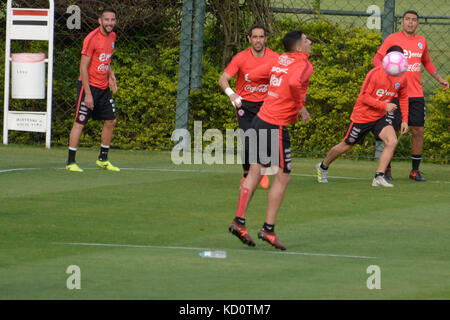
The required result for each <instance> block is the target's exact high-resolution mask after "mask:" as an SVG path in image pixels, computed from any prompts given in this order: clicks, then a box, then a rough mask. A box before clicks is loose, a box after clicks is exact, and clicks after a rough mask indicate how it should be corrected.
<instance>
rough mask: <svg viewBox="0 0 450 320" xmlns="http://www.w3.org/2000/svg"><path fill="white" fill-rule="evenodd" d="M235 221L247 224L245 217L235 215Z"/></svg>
mask: <svg viewBox="0 0 450 320" xmlns="http://www.w3.org/2000/svg"><path fill="white" fill-rule="evenodd" d="M234 221H236V222H237V223H239V224H245V219H243V218H239V217H235V218H234Z"/></svg>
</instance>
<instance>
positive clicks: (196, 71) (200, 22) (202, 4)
mask: <svg viewBox="0 0 450 320" xmlns="http://www.w3.org/2000/svg"><path fill="white" fill-rule="evenodd" d="M205 13H206V1H205V0H195V11H194V22H193V38H192V60H191V61H192V66H191V90H193V91H198V90H200V89H201V86H202V55H203V33H204V23H205Z"/></svg>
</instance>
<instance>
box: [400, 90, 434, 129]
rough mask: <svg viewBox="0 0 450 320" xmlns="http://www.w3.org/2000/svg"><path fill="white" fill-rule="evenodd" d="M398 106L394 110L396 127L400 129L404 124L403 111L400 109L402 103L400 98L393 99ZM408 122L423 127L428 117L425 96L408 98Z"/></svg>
mask: <svg viewBox="0 0 450 320" xmlns="http://www.w3.org/2000/svg"><path fill="white" fill-rule="evenodd" d="M392 103H395V104H396V105H397V106H398V108H397V109H396V110H395V111H394V122H393V125H394V129H395V130H400V127H401V124H402V111H401V110H400V103H399V101H398V98H394V99H392ZM408 109H409V111H408V124H409V125H410V126H414V127H423V126H424V125H425V118H426V115H425V113H426V106H425V99H424V97H417V98H408Z"/></svg>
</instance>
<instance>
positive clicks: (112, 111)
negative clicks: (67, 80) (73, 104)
mask: <svg viewBox="0 0 450 320" xmlns="http://www.w3.org/2000/svg"><path fill="white" fill-rule="evenodd" d="M89 87H90V88H91V93H92V97H93V99H94V110H91V109H89V108H88V107H86V106H85V105H84V96H85V91H84V88H83V84H82V83H81V81H78V85H77V109H76V114H75V121H76V122H77V123H80V124H82V125H85V124H86V123H87V122H88V120H89V118H90V117H92V119H94V120H115V119H116V105H115V103H114V99H113V98H112V94H111V90H109V88H106V89H104V90H102V89H99V88H97V87H93V86H89Z"/></svg>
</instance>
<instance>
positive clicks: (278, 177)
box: [258, 170, 290, 250]
mask: <svg viewBox="0 0 450 320" xmlns="http://www.w3.org/2000/svg"><path fill="white" fill-rule="evenodd" d="M289 180H290V176H289V174H288V173H285V172H283V170H278V172H277V173H276V174H275V177H274V180H273V184H272V187H271V188H270V190H269V195H268V199H267V212H266V221H265V222H264V225H263V226H262V227H261V229H260V230H259V232H258V238H259V239H261V240H264V241H266V242H268V243H270V244H271V245H272V246H274V247H275V248H278V249H281V250H286V247H285V246H284V245H283V244H282V243H281V242H280V240H278V237H277V235H276V234H275V220H276V217H277V213H278V210H279V209H280V206H281V202H282V201H283V198H284V194H285V193H286V188H287V186H288V184H289Z"/></svg>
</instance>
